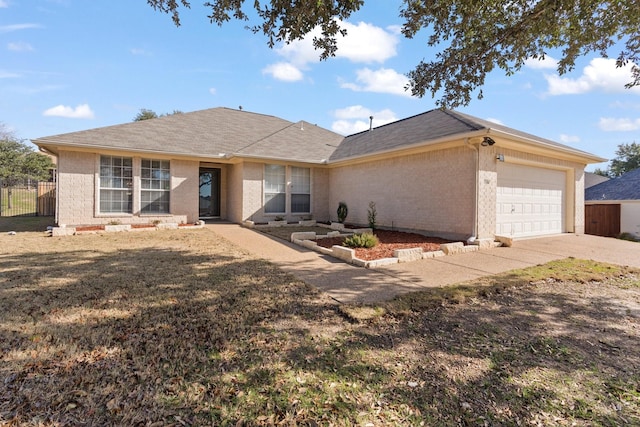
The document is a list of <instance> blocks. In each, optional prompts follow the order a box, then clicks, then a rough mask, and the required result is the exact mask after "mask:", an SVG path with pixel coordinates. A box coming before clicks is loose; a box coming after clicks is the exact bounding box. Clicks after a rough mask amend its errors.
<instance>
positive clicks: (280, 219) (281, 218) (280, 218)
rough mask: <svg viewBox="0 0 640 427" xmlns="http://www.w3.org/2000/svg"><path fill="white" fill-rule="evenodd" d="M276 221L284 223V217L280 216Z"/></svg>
mask: <svg viewBox="0 0 640 427" xmlns="http://www.w3.org/2000/svg"><path fill="white" fill-rule="evenodd" d="M274 219H275V220H276V221H284V217H283V216H282V215H278V216H277V217H275V218H274Z"/></svg>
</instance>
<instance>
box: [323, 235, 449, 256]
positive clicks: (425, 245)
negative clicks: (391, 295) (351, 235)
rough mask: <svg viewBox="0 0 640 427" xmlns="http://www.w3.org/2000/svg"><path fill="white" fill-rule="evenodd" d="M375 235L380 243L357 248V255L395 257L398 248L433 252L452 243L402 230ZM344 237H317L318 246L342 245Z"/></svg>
mask: <svg viewBox="0 0 640 427" xmlns="http://www.w3.org/2000/svg"><path fill="white" fill-rule="evenodd" d="M375 235H376V236H378V240H379V241H380V243H378V244H377V245H376V246H375V247H373V248H369V249H365V248H357V249H356V250H355V251H356V257H358V258H359V259H363V260H365V261H371V260H376V259H382V258H391V257H393V251H394V250H396V249H410V248H422V251H423V252H433V251H437V250H440V245H441V244H442V243H450V242H451V241H450V240H445V239H441V238H439V237H428V236H423V235H421V234H416V233H405V232H400V231H389V230H376V232H375ZM343 240H344V237H331V238H325V239H317V240H316V242H317V243H318V246H322V247H324V248H331V247H332V246H333V245H342V241H343Z"/></svg>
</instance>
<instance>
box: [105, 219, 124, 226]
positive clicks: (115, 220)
mask: <svg viewBox="0 0 640 427" xmlns="http://www.w3.org/2000/svg"><path fill="white" fill-rule="evenodd" d="M120 224H122V222H120V220H118V219H112V220H111V221H109V223H108V225H120Z"/></svg>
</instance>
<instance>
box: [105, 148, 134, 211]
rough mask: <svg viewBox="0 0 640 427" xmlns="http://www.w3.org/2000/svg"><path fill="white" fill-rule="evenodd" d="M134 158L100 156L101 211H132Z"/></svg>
mask: <svg viewBox="0 0 640 427" xmlns="http://www.w3.org/2000/svg"><path fill="white" fill-rule="evenodd" d="M132 185H133V159H132V158H131V157H118V156H100V213H132V207H131V201H132Z"/></svg>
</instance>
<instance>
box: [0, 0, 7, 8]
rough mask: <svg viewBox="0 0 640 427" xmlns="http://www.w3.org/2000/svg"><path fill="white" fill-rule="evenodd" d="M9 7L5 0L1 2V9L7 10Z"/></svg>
mask: <svg viewBox="0 0 640 427" xmlns="http://www.w3.org/2000/svg"><path fill="white" fill-rule="evenodd" d="M7 7H9V3H7V2H6V1H5V0H0V8H7Z"/></svg>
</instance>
